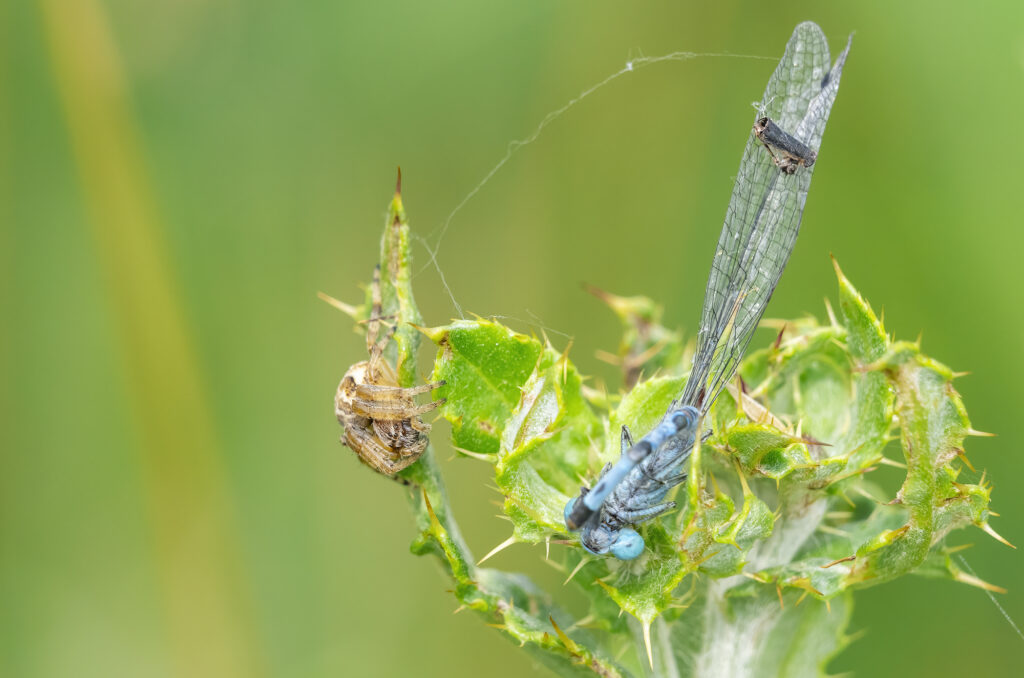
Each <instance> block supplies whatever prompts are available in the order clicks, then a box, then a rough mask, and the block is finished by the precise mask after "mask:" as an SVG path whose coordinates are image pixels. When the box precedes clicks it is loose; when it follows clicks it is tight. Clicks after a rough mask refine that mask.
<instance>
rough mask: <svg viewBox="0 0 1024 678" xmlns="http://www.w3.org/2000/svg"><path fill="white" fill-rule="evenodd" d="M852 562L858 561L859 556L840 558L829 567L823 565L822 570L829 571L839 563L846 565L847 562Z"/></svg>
mask: <svg viewBox="0 0 1024 678" xmlns="http://www.w3.org/2000/svg"><path fill="white" fill-rule="evenodd" d="M850 560H857V556H846V557H845V558H840V559H839V560H833V561H832V562H831V563H829V564H828V565H822V566H821V569H823V570H827V569H828V568H830V567H832V566H833V565H838V564H839V563H845V562H847V561H850Z"/></svg>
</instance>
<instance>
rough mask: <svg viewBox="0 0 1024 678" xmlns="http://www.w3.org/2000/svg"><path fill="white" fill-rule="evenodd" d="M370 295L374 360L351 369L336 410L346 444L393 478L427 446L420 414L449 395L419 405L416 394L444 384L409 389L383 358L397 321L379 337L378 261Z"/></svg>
mask: <svg viewBox="0 0 1024 678" xmlns="http://www.w3.org/2000/svg"><path fill="white" fill-rule="evenodd" d="M370 294H371V296H372V299H373V306H372V308H371V310H370V319H369V321H368V323H367V327H366V350H367V351H368V352H369V354H370V359H369V360H364V361H363V362H359V363H356V364H355V365H353V366H352V367H350V368H348V371H347V372H346V373H345V376H344V377H343V378H342V380H341V383H340V384H338V391H337V393H336V394H335V396H334V411H335V414H337V416H338V422H339V423H340V424H341V425H342V427H343V428H344V429H345V433H344V435H342V437H341V442H342V444H344V445H346V446H348V447H349V448H351V449H352V451H353V452H355V453H356V455H357V456H358V457H359V459H360V461H362V462H363V463H364V464H366V465H367V466H369V467H370V468H372V469H374V470H375V471H377V472H378V473H383V474H384V475H387V476H393V475H395V474H396V473H398V472H399V471H401V470H402V469H404V468H406V467H407V466H409V465H410V464H412V463H414V462H415V461H416V460H417V459H419V457H420V455H421V454H423V450H425V449H426V447H427V442H428V438H427V434H429V433H430V424H427V423H425V422H424V421H423V420H422V419H420V415H421V414H425V413H427V412H430V411H431V410H433V409H436V408H438V407H440V406H441V405H443V404H444V403H445V398H441V399H440V400H435V401H433V402H430V403H427V404H426V405H417V404H416V402H415V401H414V400H413V398H414V397H415V396H418V395H420V394H422V393H427V392H429V391H431V390H433V389H436V388H440V387H441V386H444V385H445V382H443V381H436V382H433V383H430V384H423V385H421V386H413V387H411V388H403V387H402V386H399V385H398V375H397V374H395V370H394V368H392V367H391V365H389V364H388V362H387V360H385V359H384V348H385V347H386V346H387V345H388V342H389V341H391V338H392V337H393V336H394V334H395V329H396V325H390V326H389V329H388V331H387V332H386V333H385V334H384V336H383V337H381V338H380V340H379V341H378V335H379V334H380V326H381V324H382V323H384V321H385V319H386V317H385V316H383V315H381V293H380V265H378V266H377V267H376V268H375V269H374V271H373V287H372V288H371V292H370ZM384 324H386V323H384Z"/></svg>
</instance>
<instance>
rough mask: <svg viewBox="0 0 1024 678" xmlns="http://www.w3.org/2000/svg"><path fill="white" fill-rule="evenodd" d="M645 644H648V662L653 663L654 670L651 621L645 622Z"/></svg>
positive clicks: (652, 668)
mask: <svg viewBox="0 0 1024 678" xmlns="http://www.w3.org/2000/svg"><path fill="white" fill-rule="evenodd" d="M643 624H644V645H646V646H647V663H649V664H650V665H651V670H652V671H653V670H654V654H653V653H652V652H651V622H650V621H645V622H644V623H643Z"/></svg>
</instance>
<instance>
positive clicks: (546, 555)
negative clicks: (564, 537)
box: [544, 534, 551, 560]
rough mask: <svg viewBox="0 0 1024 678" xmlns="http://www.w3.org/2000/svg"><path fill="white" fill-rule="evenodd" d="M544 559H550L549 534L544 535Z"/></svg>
mask: <svg viewBox="0 0 1024 678" xmlns="http://www.w3.org/2000/svg"><path fill="white" fill-rule="evenodd" d="M544 560H551V535H550V534H549V535H548V536H546V537H544Z"/></svg>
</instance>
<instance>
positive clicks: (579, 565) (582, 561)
mask: <svg viewBox="0 0 1024 678" xmlns="http://www.w3.org/2000/svg"><path fill="white" fill-rule="evenodd" d="M589 562H590V559H589V558H580V562H579V563H577V564H576V567H574V568H573V569H572V572H570V573H569V578H568V579H566V580H565V581H564V582H562V586H565V585H566V584H568V583H569V582H571V581H572V578H573V577H575V576H576V573H577V572H579V571H580V570H582V569H583V566H584V565H586V564H587V563H589Z"/></svg>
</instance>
